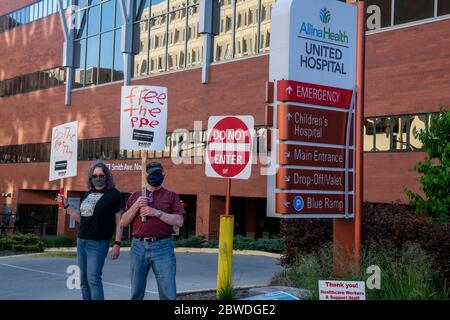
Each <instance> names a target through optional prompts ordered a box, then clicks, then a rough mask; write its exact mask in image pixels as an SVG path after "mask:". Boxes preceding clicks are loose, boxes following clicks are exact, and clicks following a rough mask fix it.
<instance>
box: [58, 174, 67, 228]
mask: <svg viewBox="0 0 450 320" xmlns="http://www.w3.org/2000/svg"><path fill="white" fill-rule="evenodd" d="M59 198H60V199H61V201H60V202H59V204H58V209H59V210H58V215H59V217H58V226H57V232H56V233H57V234H58V235H63V234H64V233H65V230H66V212H65V210H64V202H63V199H64V178H61V179H60V180H59Z"/></svg>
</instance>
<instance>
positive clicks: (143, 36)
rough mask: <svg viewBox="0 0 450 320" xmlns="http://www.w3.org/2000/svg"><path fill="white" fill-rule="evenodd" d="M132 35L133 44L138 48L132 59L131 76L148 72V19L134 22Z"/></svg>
mask: <svg viewBox="0 0 450 320" xmlns="http://www.w3.org/2000/svg"><path fill="white" fill-rule="evenodd" d="M133 36H134V40H135V46H136V47H137V48H138V53H137V54H136V55H134V60H133V61H134V63H133V77H139V76H142V75H146V74H147V72H148V71H147V68H148V63H147V61H148V21H142V22H137V23H135V24H134V35H133Z"/></svg>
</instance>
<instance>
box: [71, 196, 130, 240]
mask: <svg viewBox="0 0 450 320" xmlns="http://www.w3.org/2000/svg"><path fill="white" fill-rule="evenodd" d="M121 199H122V198H121V196H120V192H119V191H118V190H117V189H115V188H112V189H110V190H100V191H97V190H89V191H88V192H87V193H86V194H85V195H84V196H83V198H82V201H81V205H80V214H81V221H80V230H79V231H78V238H80V239H87V240H110V239H111V238H112V236H113V234H114V231H115V227H116V220H115V214H116V213H118V212H119V211H120V209H121V207H122V203H121Z"/></svg>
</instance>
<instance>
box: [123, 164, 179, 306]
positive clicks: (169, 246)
mask: <svg viewBox="0 0 450 320" xmlns="http://www.w3.org/2000/svg"><path fill="white" fill-rule="evenodd" d="M146 171H147V182H148V185H147V188H146V189H145V196H143V192H142V191H138V192H135V193H133V194H132V195H131V197H130V198H129V199H128V201H127V204H126V207H125V210H124V214H123V215H122V219H121V225H122V227H126V226H128V225H129V224H130V223H131V224H132V235H133V240H132V242H131V252H130V255H131V299H132V300H142V299H144V295H145V288H146V285H147V276H148V272H149V270H150V268H151V269H152V270H153V273H154V275H155V278H156V282H157V285H158V292H159V298H160V299H161V300H175V299H176V297H177V295H176V283H175V275H176V259H175V253H174V250H173V239H172V233H173V227H179V228H180V227H182V226H183V221H184V218H183V215H184V213H185V212H184V209H183V206H182V205H181V202H180V198H179V197H178V195H177V194H176V193H175V192H172V191H169V190H167V189H165V188H164V187H163V186H162V183H163V181H164V177H165V175H164V169H163V167H162V165H161V164H160V163H157V162H152V163H149V164H148V165H147V166H146Z"/></svg>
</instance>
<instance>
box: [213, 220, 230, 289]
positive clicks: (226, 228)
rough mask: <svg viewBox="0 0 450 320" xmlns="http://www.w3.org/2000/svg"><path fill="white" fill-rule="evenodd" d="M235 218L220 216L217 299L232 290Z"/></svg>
mask: <svg viewBox="0 0 450 320" xmlns="http://www.w3.org/2000/svg"><path fill="white" fill-rule="evenodd" d="M233 233H234V216H231V215H222V216H220V232H219V258H218V265H217V269H218V270H217V292H216V296H217V298H220V294H221V293H222V294H223V293H225V292H230V290H231V289H232V264H233V238H234V237H233Z"/></svg>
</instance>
